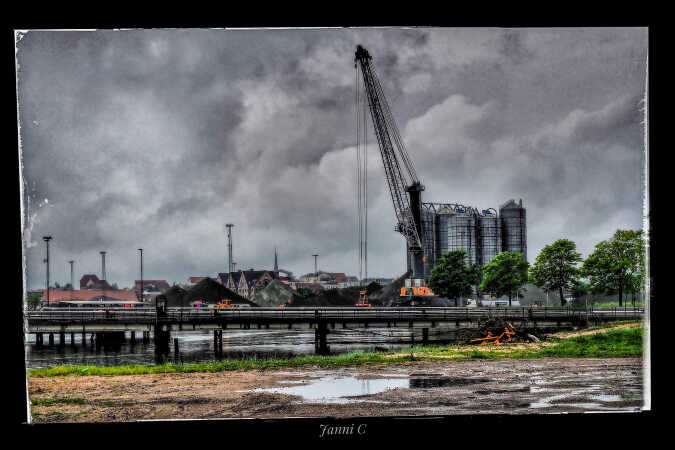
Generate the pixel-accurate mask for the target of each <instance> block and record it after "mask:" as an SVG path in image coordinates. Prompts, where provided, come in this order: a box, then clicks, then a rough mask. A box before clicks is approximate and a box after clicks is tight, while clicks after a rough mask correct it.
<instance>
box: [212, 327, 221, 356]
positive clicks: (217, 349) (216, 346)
mask: <svg viewBox="0 0 675 450" xmlns="http://www.w3.org/2000/svg"><path fill="white" fill-rule="evenodd" d="M213 352H214V353H215V354H216V355H222V354H223V330H213Z"/></svg>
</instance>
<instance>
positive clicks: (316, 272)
mask: <svg viewBox="0 0 675 450" xmlns="http://www.w3.org/2000/svg"><path fill="white" fill-rule="evenodd" d="M312 256H313V257H314V276H315V277H318V276H319V271H318V269H317V265H316V258H317V257H318V256H319V255H312Z"/></svg>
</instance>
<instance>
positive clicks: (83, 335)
mask: <svg viewBox="0 0 675 450" xmlns="http://www.w3.org/2000/svg"><path fill="white" fill-rule="evenodd" d="M82 346H83V347H86V346H87V333H85V332H84V331H83V332H82Z"/></svg>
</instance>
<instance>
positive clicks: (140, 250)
mask: <svg viewBox="0 0 675 450" xmlns="http://www.w3.org/2000/svg"><path fill="white" fill-rule="evenodd" d="M138 251H139V252H141V302H143V301H145V298H144V297H143V249H142V248H139V249H138Z"/></svg>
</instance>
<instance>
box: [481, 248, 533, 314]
mask: <svg viewBox="0 0 675 450" xmlns="http://www.w3.org/2000/svg"><path fill="white" fill-rule="evenodd" d="M529 267H530V264H529V263H528V262H527V261H526V260H525V259H524V258H523V255H522V254H520V253H515V252H501V253H500V254H498V255H497V256H495V257H494V258H492V261H491V262H490V263H489V264H487V265H485V266H484V267H483V270H482V273H483V281H482V282H481V284H480V287H479V289H480V290H481V291H484V292H489V293H490V294H492V295H494V296H496V297H501V296H502V295H506V296H508V297H509V306H511V301H512V299H513V297H519V296H520V295H521V294H522V292H523V291H524V290H525V289H524V286H525V284H526V283H527V281H528V276H527V271H528V268H529Z"/></svg>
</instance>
